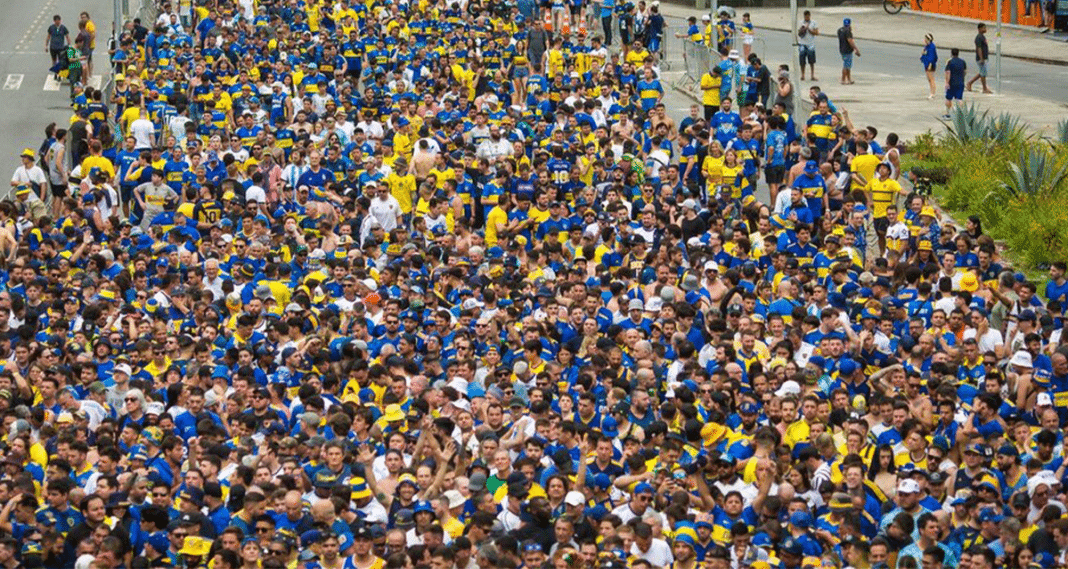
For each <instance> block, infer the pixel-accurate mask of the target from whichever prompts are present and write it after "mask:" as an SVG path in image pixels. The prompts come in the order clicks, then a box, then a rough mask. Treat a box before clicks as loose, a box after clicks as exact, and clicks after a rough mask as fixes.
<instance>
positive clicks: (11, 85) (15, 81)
mask: <svg viewBox="0 0 1068 569" xmlns="http://www.w3.org/2000/svg"><path fill="white" fill-rule="evenodd" d="M22 79H23V75H22V74H21V73H9V74H8V76H7V79H6V80H4V90H5V91H17V90H18V88H19V87H22Z"/></svg>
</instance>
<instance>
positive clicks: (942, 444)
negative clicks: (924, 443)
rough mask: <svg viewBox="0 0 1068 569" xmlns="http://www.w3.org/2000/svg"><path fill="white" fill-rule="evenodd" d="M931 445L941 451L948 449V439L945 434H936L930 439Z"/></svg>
mask: <svg viewBox="0 0 1068 569" xmlns="http://www.w3.org/2000/svg"><path fill="white" fill-rule="evenodd" d="M931 446H933V447H935V448H940V449H942V450H943V451H948V450H949V439H947V438H946V436H945V435H937V436H935V438H934V439H931Z"/></svg>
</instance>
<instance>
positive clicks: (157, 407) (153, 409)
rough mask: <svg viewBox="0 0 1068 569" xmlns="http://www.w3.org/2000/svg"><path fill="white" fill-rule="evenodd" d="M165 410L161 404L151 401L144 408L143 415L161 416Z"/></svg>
mask: <svg viewBox="0 0 1068 569" xmlns="http://www.w3.org/2000/svg"><path fill="white" fill-rule="evenodd" d="M165 410H166V409H164V408H163V404H162V403H160V402H159V401H153V402H152V403H149V404H148V406H147V407H145V415H162V414H163V412H164V411H165Z"/></svg>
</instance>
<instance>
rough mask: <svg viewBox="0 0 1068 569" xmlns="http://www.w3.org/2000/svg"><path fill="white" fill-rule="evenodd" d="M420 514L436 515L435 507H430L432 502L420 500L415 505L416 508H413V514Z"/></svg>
mask: <svg viewBox="0 0 1068 569" xmlns="http://www.w3.org/2000/svg"><path fill="white" fill-rule="evenodd" d="M419 512H429V513H431V514H433V513H434V507H433V506H431V505H430V502H427V501H426V500H420V501H418V502H416V503H415V507H414V508H412V514H418V513H419Z"/></svg>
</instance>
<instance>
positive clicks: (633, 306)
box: [627, 298, 645, 312]
mask: <svg viewBox="0 0 1068 569" xmlns="http://www.w3.org/2000/svg"><path fill="white" fill-rule="evenodd" d="M644 309H645V304H643V303H642V301H641V299H640V298H632V299H630V303H628V304H627V311H628V312H630V311H631V310H644Z"/></svg>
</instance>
